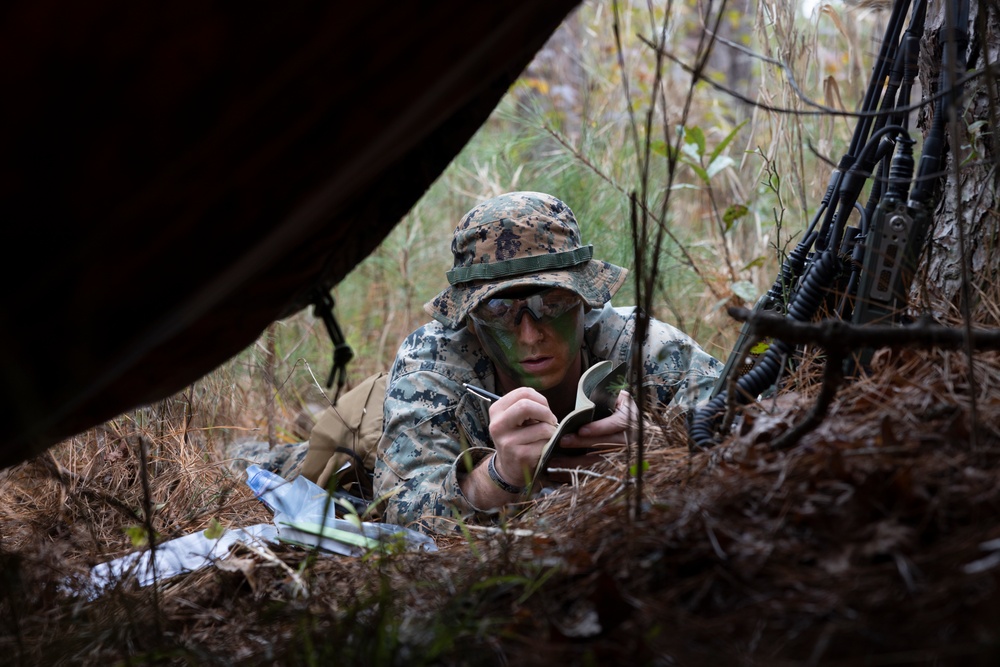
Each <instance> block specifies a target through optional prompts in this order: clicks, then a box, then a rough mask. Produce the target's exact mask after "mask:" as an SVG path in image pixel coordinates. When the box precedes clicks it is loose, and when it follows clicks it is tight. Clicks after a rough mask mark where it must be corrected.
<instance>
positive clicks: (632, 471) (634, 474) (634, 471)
mask: <svg viewBox="0 0 1000 667" xmlns="http://www.w3.org/2000/svg"><path fill="white" fill-rule="evenodd" d="M647 470H649V461H646V460H643V462H642V471H643V472H646V471H647ZM628 474H629V475H631V476H632V477H637V476H638V475H639V469H638V468H637V467H636V465H635V464H634V463H633V464H632V465H630V466H629V467H628Z"/></svg>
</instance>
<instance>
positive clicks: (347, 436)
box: [301, 372, 388, 499]
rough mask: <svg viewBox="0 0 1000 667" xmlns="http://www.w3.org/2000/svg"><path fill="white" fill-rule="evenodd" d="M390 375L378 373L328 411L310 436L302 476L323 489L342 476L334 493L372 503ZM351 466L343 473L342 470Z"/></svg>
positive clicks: (320, 418)
mask: <svg viewBox="0 0 1000 667" xmlns="http://www.w3.org/2000/svg"><path fill="white" fill-rule="evenodd" d="M387 379H388V374H387V373H385V372H380V373H376V374H375V375H372V376H370V377H368V378H366V379H365V380H364V381H363V382H362V383H361V384H359V385H358V386H356V387H354V388H353V389H351V390H350V391H349V392H347V393H346V394H344V395H343V396H341V397H340V400H338V401H337V404H336V405H332V406H330V407H329V408H327V409H326V410H325V411H324V412H323V414H321V415H320V417H319V421H318V422H317V423H316V426H315V427H313V430H312V433H311V434H310V435H309V451H308V453H307V454H306V459H305V461H303V463H302V473H301V474H302V475H303V476H304V477H305V478H306V479H309V480H311V481H313V482H315V483H316V484H318V485H319V486H321V487H323V488H327V487H328V486H329V484H330V480H331V478H333V477H334V476H335V475H337V476H338V483H337V484H336V486H335V487H334V488H333V489H330V490H336V489H337V488H341V489H344V490H345V491H348V492H350V493H353V494H354V495H356V496H360V497H362V498H366V499H371V497H372V482H371V474H370V473H371V471H372V470H373V469H374V468H375V449H376V446H377V445H378V441H379V438H380V437H381V436H382V404H383V402H384V400H385V385H386V380H387ZM345 465H346V466H347V467H346V468H344V470H343V471H342V472H340V473H338V472H337V471H339V470H341V468H342V467H344V466H345Z"/></svg>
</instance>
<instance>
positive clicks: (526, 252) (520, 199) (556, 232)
mask: <svg viewBox="0 0 1000 667" xmlns="http://www.w3.org/2000/svg"><path fill="white" fill-rule="evenodd" d="M593 249H594V246H592V245H587V246H584V245H581V243H580V228H579V226H578V225H577V223H576V218H575V217H574V216H573V211H571V210H570V209H569V206H567V205H566V204H564V203H563V202H562V201H560V200H558V199H556V198H555V197H553V196H552V195H547V194H543V193H541V192H510V193H507V194H503V195H500V196H499V197H494V198H493V199H487V200H486V201H484V202H482V203H481V204H479V205H478V206H476V207H475V208H473V209H472V210H471V211H469V212H468V213H466V214H465V217H463V218H462V221H461V222H460V223H459V224H458V227H456V228H455V236H454V238H453V239H452V242H451V251H452V253H453V254H454V255H455V265H454V267H453V268H452V269H451V270H450V271H448V274H447V275H448V282H449V283H451V286H450V287H447V288H445V290H444V291H442V292H441V293H440V294H438V295H437V296H436V297H434V299H433V300H431V301H429V302H428V303H427V304H425V305H424V310H426V311H427V312H428V313H430V315H432V316H433V317H434V318H435V319H436V320H438V321H439V322H441V323H442V324H445V325H446V326H449V327H451V328H453V329H458V328H460V327H461V326H462V324H463V321H464V320H465V316H466V315H468V314H469V311H470V310H472V309H473V308H475V307H476V306H477V305H478V304H479V302H480V301H482V300H484V299H488V298H489V297H490V296H492V295H493V294H496V293H497V292H500V291H502V290H505V289H508V288H510V287H519V286H523V285H537V286H539V287H563V288H565V289H568V290H571V291H573V292H576V293H577V294H579V295H580V297H581V298H582V299H583V300H584V302H585V303H586V304H587V305H588V306H590V307H592V308H600V307H601V306H603V305H604V304H605V303H607V302H608V301H609V300H610V299H611V297H612V295H614V293H615V292H617V291H618V288H619V287H621V286H622V283H624V282H625V276H626V275H627V274H628V271H627V270H625V269H623V268H622V267H620V266H615V265H614V264H609V263H608V262H602V261H599V260H595V259H593V258H592V257H593Z"/></svg>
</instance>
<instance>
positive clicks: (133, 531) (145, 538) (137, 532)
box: [125, 526, 149, 548]
mask: <svg viewBox="0 0 1000 667" xmlns="http://www.w3.org/2000/svg"><path fill="white" fill-rule="evenodd" d="M125 534H126V535H128V538H129V539H130V540H131V541H132V546H133V547H136V548H138V547H144V546H146V545H147V544H149V535H147V534H146V527H145V526H129V527H128V528H126V529H125Z"/></svg>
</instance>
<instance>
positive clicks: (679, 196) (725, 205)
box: [178, 0, 885, 443]
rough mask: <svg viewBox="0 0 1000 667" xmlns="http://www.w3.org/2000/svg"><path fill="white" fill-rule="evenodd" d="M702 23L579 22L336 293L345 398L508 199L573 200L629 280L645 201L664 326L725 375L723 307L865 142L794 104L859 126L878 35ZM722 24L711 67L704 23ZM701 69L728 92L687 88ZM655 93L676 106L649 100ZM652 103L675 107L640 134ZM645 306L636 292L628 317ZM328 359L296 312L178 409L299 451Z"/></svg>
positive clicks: (761, 276)
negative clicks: (546, 196) (478, 218)
mask: <svg viewBox="0 0 1000 667" xmlns="http://www.w3.org/2000/svg"><path fill="white" fill-rule="evenodd" d="M700 9H701V8H700V4H699V3H679V2H678V3H667V4H656V5H655V6H648V5H647V3H643V2H631V3H629V2H626V3H620V4H619V5H618V7H617V9H615V7H614V6H613V5H612V4H611V3H609V2H593V1H592V2H587V3H584V4H583V5H582V6H581V7H580V8H579V9H578V10H577V11H576V12H574V13H573V14H572V15H571V16H570V17H569V19H568V20H567V21H566V22H565V23H564V24H563V26H562V27H561V28H560V29H559V30H558V31H557V32H556V34H555V35H554V36H553V37H552V38H551V40H550V41H549V43H548V44H547V45H546V47H545V48H544V49H543V50H542V51H541V52H540V53H539V54H538V56H537V57H536V58H535V60H534V62H533V63H532V64H531V65H530V66H529V67H528V69H527V70H526V71H525V72H524V73H523V75H522V76H521V78H520V79H519V80H518V81H517V82H516V83H515V85H514V86H512V88H511V90H510V91H509V93H508V94H507V96H506V97H505V98H504V99H503V101H502V102H501V104H500V105H499V106H498V108H497V109H496V110H495V112H494V113H493V115H492V116H491V118H490V120H489V121H488V122H487V123H486V124H485V125H484V126H483V127H482V129H481V130H480V131H479V132H478V133H477V134H476V135H475V137H474V138H473V140H472V141H471V142H470V143H469V144H468V145H467V146H466V148H465V149H464V150H463V151H462V152H461V154H460V155H459V156H458V157H456V159H455V160H454V161H453V163H452V164H451V165H450V166H449V167H448V169H447V170H446V172H445V173H444V174H443V175H442V176H441V177H440V178H439V179H438V180H437V182H435V183H434V185H433V186H432V187H431V188H430V189H429V190H428V191H427V193H426V194H425V195H424V196H423V198H422V199H421V200H420V201H419V202H418V203H417V204H416V206H414V208H413V209H412V210H411V211H410V212H409V214H408V215H407V216H406V217H405V218H404V219H403V220H402V221H401V222H400V223H399V225H398V227H397V228H396V229H395V230H394V231H393V233H392V234H391V235H390V236H389V238H387V239H386V241H385V242H384V243H382V244H381V246H380V247H379V248H378V250H377V251H376V252H375V253H373V254H372V255H371V256H370V257H369V258H368V259H367V260H366V261H365V262H363V263H362V264H361V265H360V266H358V267H357V268H356V269H355V270H354V271H353V272H352V273H351V274H350V275H349V276H348V278H347V279H346V280H344V281H343V282H342V283H341V284H339V285H338V286H337V287H336V289H335V290H334V298H335V302H336V309H335V313H336V316H337V318H338V320H339V322H340V324H341V326H342V329H343V331H344V334H345V336H346V339H347V342H348V343H349V344H350V345H351V347H352V348H353V350H354V352H355V357H354V360H353V361H352V362H351V363H350V365H349V367H348V386H350V384H351V383H354V382H358V381H360V380H362V379H363V378H364V377H366V376H367V375H368V374H370V373H372V372H375V371H377V370H382V369H388V368H389V366H390V365H391V363H392V359H393V357H394V355H395V350H396V348H397V346H398V345H399V343H400V342H401V341H402V339H403V337H404V336H405V335H406V334H408V333H409V332H410V331H412V330H413V329H414V328H416V327H417V326H419V325H420V324H422V323H424V322H425V321H426V320H427V319H428V317H427V315H426V314H425V313H424V311H423V309H422V306H423V304H424V303H425V302H426V301H427V300H429V299H430V298H431V297H433V296H434V295H435V294H436V293H437V292H438V291H440V290H441V289H442V288H443V287H445V286H446V281H445V278H444V271H445V270H446V269H448V268H450V267H451V252H450V239H451V234H452V231H453V229H454V227H455V225H456V224H457V222H458V220H459V219H460V217H461V216H462V215H463V214H464V213H465V211H467V210H468V209H469V208H471V207H472V206H473V205H475V204H476V203H477V202H478V201H480V200H482V199H485V198H488V197H492V196H495V195H497V194H499V193H502V192H507V191H512V190H536V191H542V192H548V193H552V194H555V195H556V196H558V197H560V198H561V199H563V200H564V201H565V202H567V203H568V204H569V206H570V207H571V208H572V209H573V210H574V212H575V213H576V215H577V218H578V220H579V221H580V224H581V228H582V233H583V236H584V242H586V243H593V244H594V246H595V254H596V256H598V257H601V258H602V259H606V260H608V261H611V262H615V263H617V264H620V265H622V266H626V267H631V266H633V265H634V255H633V247H632V235H631V229H630V213H629V194H630V193H632V192H641V194H642V196H643V197H644V201H645V202H646V207H647V210H648V211H650V212H651V214H652V215H653V216H655V217H656V218H658V219H662V220H663V229H665V230H666V235H665V238H664V240H663V242H662V248H661V250H660V252H659V253H658V255H657V257H656V261H657V262H658V265H659V281H658V284H657V287H656V290H655V292H654V293H653V294H652V304H651V306H652V307H651V310H652V314H653V315H654V316H656V317H659V318H661V319H665V320H667V321H669V322H671V323H673V324H674V325H676V326H678V327H679V328H681V329H682V330H684V331H686V332H687V333H688V334H690V335H691V336H693V337H694V338H695V339H696V340H698V341H699V342H700V343H701V344H702V345H703V347H705V349H707V350H708V351H709V352H710V353H712V354H713V355H715V356H716V357H717V358H720V359H722V360H725V358H726V356H727V355H728V353H729V350H730V348H731V347H732V345H733V343H734V341H735V339H736V334H737V332H738V325H737V324H735V323H734V322H732V321H731V320H730V319H729V318H728V316H727V315H726V313H725V307H726V306H727V305H746V306H752V304H753V303H754V302H755V301H756V299H757V297H758V296H759V295H760V293H761V291H762V290H766V289H767V288H768V287H769V286H770V284H771V282H772V281H773V279H774V276H775V275H776V272H777V268H778V266H779V265H780V259H781V258H783V256H784V253H785V252H786V251H787V250H788V249H789V247H790V245H791V246H792V247H793V246H794V243H795V242H797V241H798V240H799V238H800V234H801V232H802V230H803V229H804V228H805V226H806V223H807V221H808V220H809V218H810V217H811V216H812V214H813V213H814V211H815V210H816V207H817V206H818V204H819V200H820V198H821V197H822V195H823V192H824V190H825V188H826V186H827V181H828V178H829V173H830V170H831V164H830V163H831V162H835V161H836V160H837V158H838V157H839V156H840V154H841V153H842V152H843V151H844V149H845V147H846V145H847V142H848V141H849V139H850V135H851V131H852V129H853V122H852V121H851V120H850V118H848V117H844V116H840V117H837V116H831V115H829V114H820V113H816V112H815V109H813V108H811V107H810V106H809V105H808V104H807V103H806V102H804V101H803V100H802V99H801V97H800V96H799V95H798V94H796V92H795V91H794V89H793V85H797V86H798V87H799V89H800V90H801V91H802V92H803V93H805V94H806V95H807V96H808V97H809V98H810V99H812V100H815V101H816V102H818V103H820V104H823V105H826V106H829V107H833V108H838V109H852V108H854V107H855V106H856V105H857V104H858V103H859V101H860V97H861V96H862V95H863V94H864V86H865V84H866V75H867V74H868V72H869V70H870V68H871V65H872V58H873V55H874V53H875V52H877V49H878V43H877V42H878V38H879V37H880V35H881V32H882V31H883V30H884V25H883V23H882V20H883V19H884V18H885V17H884V15H883V13H882V12H881V11H879V9H878V7H874V8H864V7H854V6H850V5H845V4H843V3H836V2H834V3H828V4H826V3H825V4H822V5H818V4H815V5H810V3H797V2H761V3H757V2H752V1H750V0H738V1H737V2H731V3H729V4H728V6H727V8H726V11H725V13H724V14H722V15H714V14H713V15H712V16H709V17H705V16H703V15H702V14H701V12H700ZM666 11H669V12H671V18H670V20H669V21H667V22H664V20H663V13H664V12H666ZM716 19H718V21H719V23H718V25H717V26H715V30H716V33H717V35H718V38H719V39H718V40H717V41H716V43H715V44H714V46H713V47H712V50H711V52H710V53H709V52H708V46H709V37H710V35H709V32H708V30H707V29H706V24H705V21H706V20H710V21H714V20H716ZM664 24H666V25H667V30H666V32H665V33H664V34H663V35H662V36H661V35H659V34H658V33H657V30H658V26H662V25H664ZM708 27H709V28H711V27H712V26H711V25H709V26H708ZM659 37H662V38H663V39H664V41H665V52H666V53H667V54H668V58H665V59H661V60H659V61H658V59H657V57H656V53H655V50H654V49H653V48H652V46H651V42H653V41H655V40H657V39H658V38H659ZM753 54H758V55H757V56H755V55H753ZM761 56H763V57H766V58H771V59H775V60H771V61H768V60H765V59H764V58H762V57H761ZM671 58H674V59H676V61H672V60H671ZM777 60H780V61H781V62H783V63H784V64H785V65H786V67H787V71H785V70H783V69H782V68H781V67H780V66H779V65H778V64H776V62H777ZM658 62H660V65H661V66H662V68H663V69H662V71H660V72H657V66H658ZM691 67H698V68H699V69H700V70H701V71H703V72H704V74H705V75H706V76H707V77H708V78H709V79H711V81H713V82H715V83H716V84H717V86H712V85H709V84H708V83H705V82H701V83H698V84H697V85H694V86H692V75H691V72H690V71H689V68H691ZM790 75H792V76H794V82H792V81H790V79H789V76H790ZM657 77H661V78H662V79H663V81H664V87H663V90H662V91H661V92H659V93H654V91H655V90H656V89H655V87H654V82H655V80H656V78H657ZM653 94H658V95H661V96H662V97H661V98H660V99H658V100H657V101H656V102H657V107H656V110H655V113H654V116H653V117H652V118H651V124H650V125H649V126H648V129H647V126H646V122H647V113H648V110H649V108H650V104H651V102H652V100H651V99H650V97H651V95H653ZM755 102H756V103H761V104H763V105H764V106H765V107H772V108H780V109H796V110H801V111H803V112H806V113H804V114H803V115H794V114H789V113H780V112H768V111H765V110H763V109H762V108H761V107H759V106H755V104H754V103H755ZM359 103H361V104H363V103H364V102H363V100H360V101H359ZM647 135H648V136H649V142H648V154H647V141H646V139H647ZM678 137H680V138H681V143H680V144H679V145H680V146H681V151H680V154H679V155H678V156H677V160H676V168H675V169H673V170H671V169H670V166H671V165H669V164H668V163H669V160H668V156H669V154H670V151H672V150H673V148H672V146H673V145H674V144H675V142H676V141H677V139H678ZM668 146H671V147H670V148H668ZM644 183H645V185H644ZM668 196H669V208H668V209H667V210H666V212H665V213H663V212H662V207H663V203H664V199H665V198H666V197H668ZM649 241H650V243H651V242H652V239H649ZM636 302H637V301H636V294H635V286H634V283H632V282H631V281H630V282H629V283H628V284H627V285H626V286H625V288H624V289H622V290H621V292H620V293H619V294H618V295H617V296H616V298H615V303H616V305H629V304H633V303H636ZM331 359H332V346H331V344H330V340H329V337H328V335H327V332H326V330H325V328H324V325H323V322H322V321H321V320H319V319H317V318H315V317H314V316H313V314H312V313H311V312H309V311H302V312H301V313H299V314H297V315H295V316H294V317H291V318H289V319H286V320H283V321H280V322H276V323H275V324H274V325H273V326H272V327H270V328H269V329H268V330H267V331H266V332H265V333H264V334H263V335H262V336H261V338H260V339H259V340H258V341H257V343H255V344H254V345H253V346H251V347H250V348H248V349H247V350H246V351H244V352H243V353H242V354H240V355H239V356H237V357H236V358H234V359H233V360H232V361H231V362H230V363H229V364H227V365H225V366H224V367H222V368H220V369H219V370H218V371H216V372H215V373H214V374H213V375H212V376H210V377H208V378H205V379H204V380H203V381H201V382H199V383H197V384H196V385H195V386H193V387H192V388H191V390H190V391H189V392H186V393H185V394H183V395H182V396H179V397H178V400H180V401H181V402H185V403H186V402H189V401H192V400H197V397H201V396H217V397H218V398H220V399H222V400H220V401H219V402H218V406H217V407H216V408H213V409H212V410H211V412H210V413H209V414H206V413H205V412H204V410H199V411H198V412H199V415H198V421H200V422H203V427H204V428H205V429H207V430H206V431H204V432H203V433H204V436H205V437H206V439H207V441H208V442H210V443H218V442H223V441H226V440H229V439H231V438H233V437H244V436H246V435H248V434H250V433H253V434H255V437H257V438H259V439H262V440H263V439H268V437H269V436H268V433H271V435H270V438H272V441H273V442H295V441H301V440H302V439H304V437H305V434H306V433H305V431H303V429H302V428H301V424H308V418H302V417H300V415H301V414H302V413H303V412H305V413H306V414H307V415H313V414H315V413H316V411H317V410H318V409H321V408H322V407H325V405H326V404H328V402H329V400H330V398H331V397H332V392H331V391H328V390H326V388H325V386H324V385H325V381H326V379H327V376H328V374H329V370H330V364H331ZM296 419H299V424H300V427H298V428H297V427H296V426H295V424H296Z"/></svg>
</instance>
